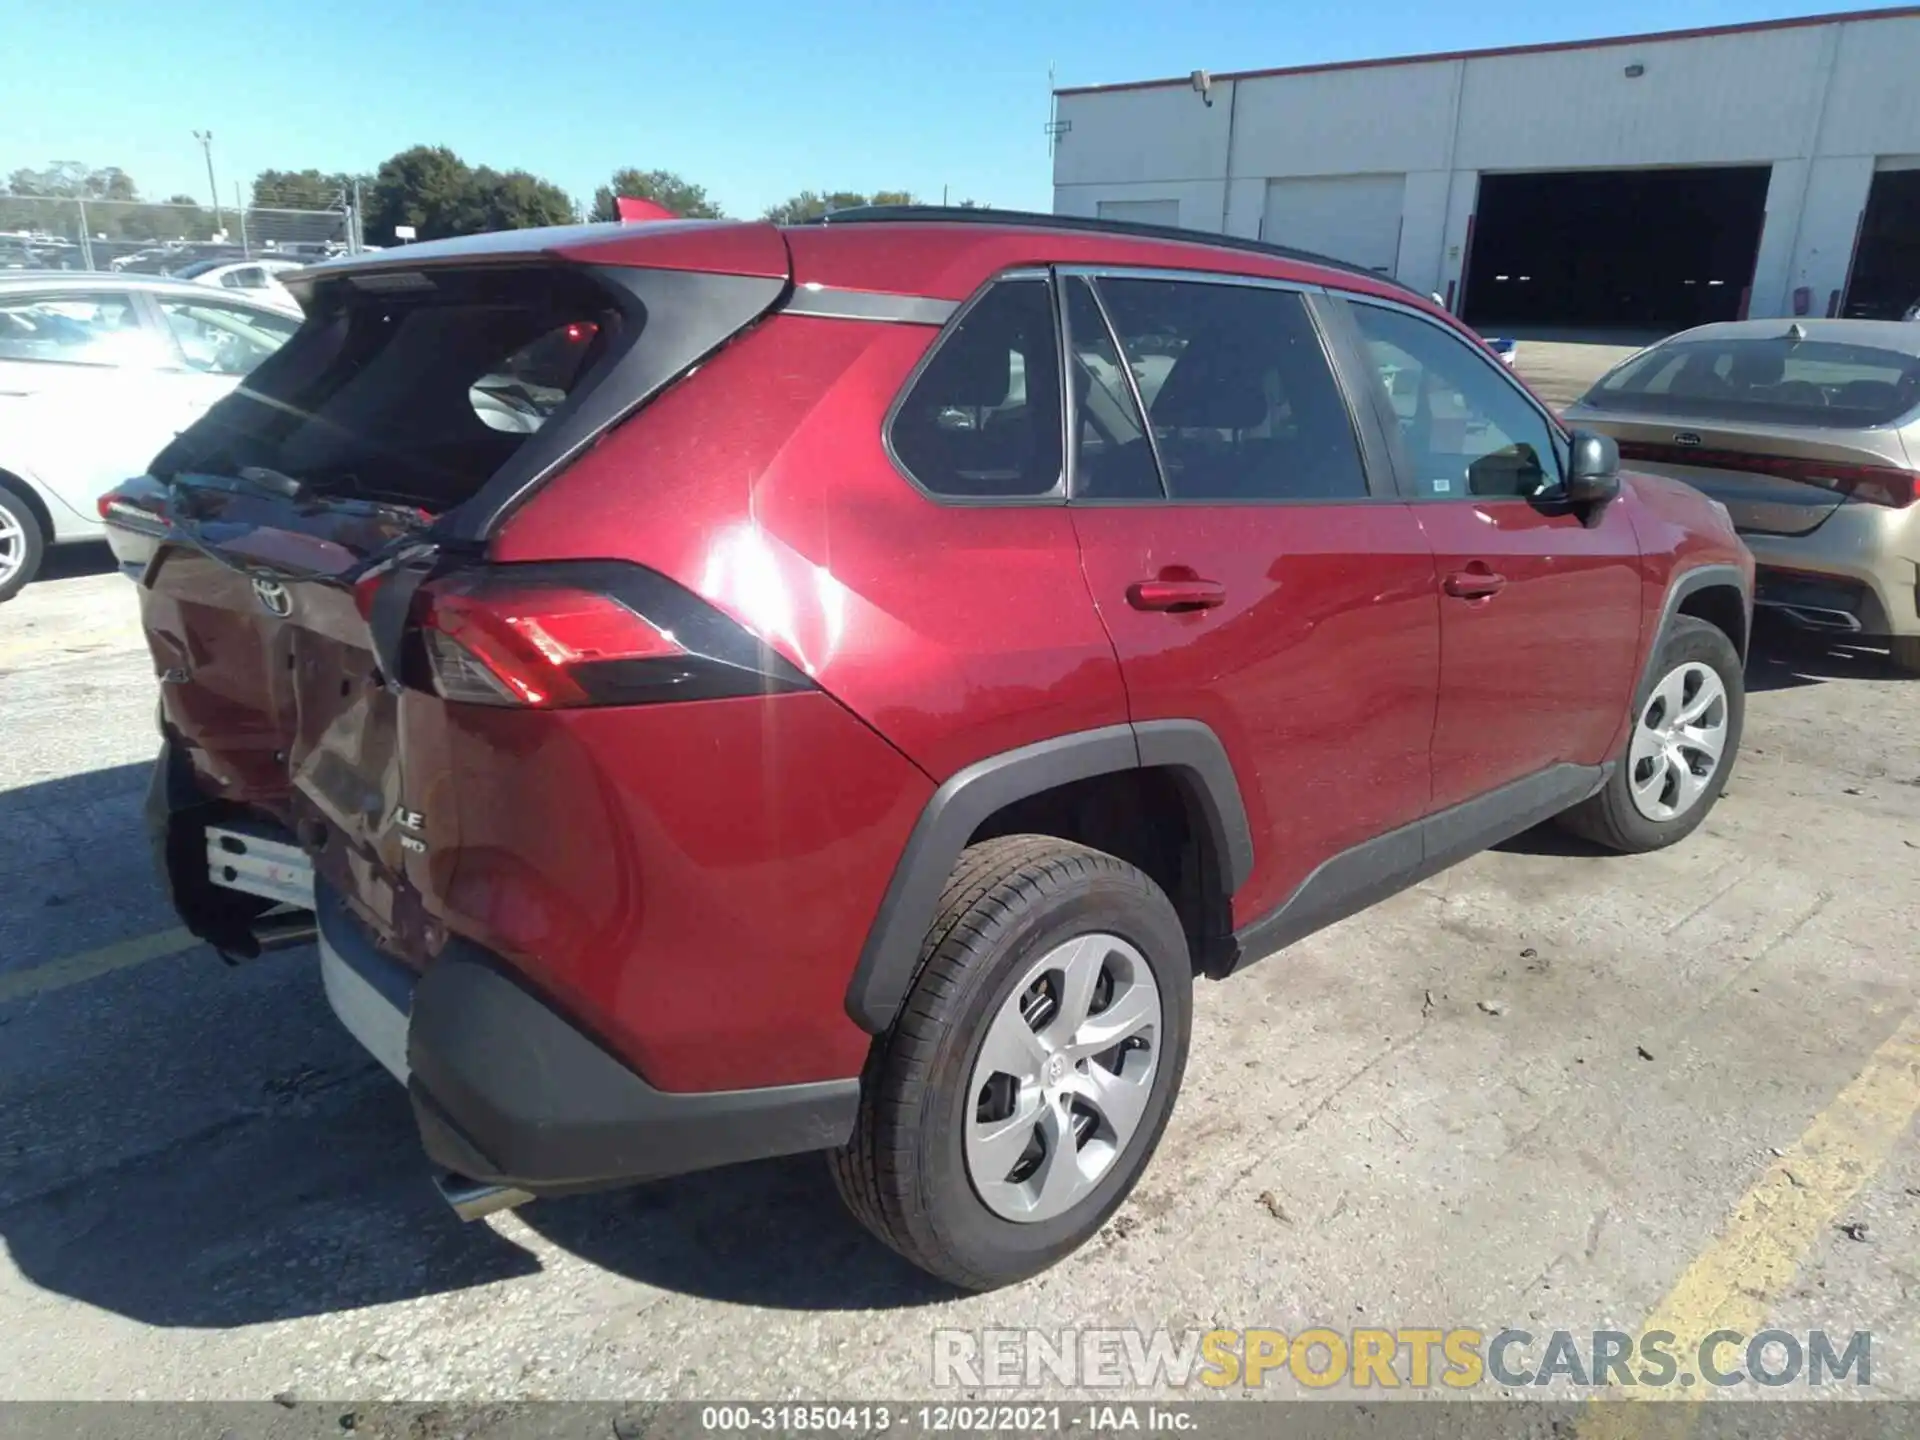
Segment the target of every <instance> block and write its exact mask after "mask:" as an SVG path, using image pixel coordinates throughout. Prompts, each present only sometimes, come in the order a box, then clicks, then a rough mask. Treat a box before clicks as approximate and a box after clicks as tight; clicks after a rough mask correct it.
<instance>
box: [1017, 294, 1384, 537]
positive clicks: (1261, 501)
mask: <svg viewBox="0 0 1920 1440" xmlns="http://www.w3.org/2000/svg"><path fill="white" fill-rule="evenodd" d="M1053 268H1054V273H1055V276H1056V277H1057V279H1059V280H1063V281H1064V280H1068V279H1072V278H1076V277H1077V278H1081V279H1084V280H1086V281H1087V282H1088V288H1089V289H1090V290H1092V292H1093V298H1094V303H1095V304H1096V305H1097V306H1098V307H1099V309H1100V315H1101V318H1102V319H1103V320H1105V321H1106V324H1107V333H1108V335H1109V336H1110V337H1111V338H1112V340H1113V348H1114V353H1115V354H1116V355H1118V356H1119V357H1120V360H1121V367H1122V368H1123V369H1125V370H1126V371H1127V384H1128V386H1129V389H1130V390H1131V392H1132V395H1133V399H1134V403H1135V405H1137V406H1138V407H1139V410H1140V416H1141V421H1142V423H1143V424H1144V425H1145V426H1146V430H1147V435H1148V438H1149V440H1151V439H1152V436H1153V422H1152V420H1151V419H1150V418H1149V417H1148V415H1147V409H1146V405H1145V403H1144V401H1143V400H1142V398H1141V395H1140V387H1139V385H1138V384H1137V383H1136V382H1135V381H1134V379H1133V372H1132V367H1131V366H1130V365H1128V364H1127V363H1126V351H1125V349H1124V348H1122V346H1121V344H1120V340H1119V332H1118V331H1117V330H1115V329H1114V326H1113V319H1112V316H1111V315H1110V314H1109V313H1108V310H1107V303H1106V299H1105V297H1103V296H1102V295H1101V293H1100V282H1101V281H1102V280H1103V279H1110V280H1168V281H1176V282H1189V283H1193V282H1197V283H1199V284H1203V285H1231V286H1236V287H1238V288H1240V289H1243V290H1244V289H1255V290H1281V291H1287V292H1290V293H1292V294H1296V295H1299V296H1300V297H1301V301H1302V304H1303V307H1304V308H1305V310H1306V312H1307V321H1308V323H1309V324H1310V325H1311V326H1312V327H1313V330H1314V334H1315V335H1316V337H1317V338H1318V339H1319V342H1320V353H1321V356H1322V358H1323V359H1325V361H1326V363H1327V368H1328V370H1330V371H1331V372H1332V376H1333V385H1334V393H1336V394H1337V395H1339V397H1340V399H1341V402H1342V403H1343V404H1344V405H1345V406H1346V411H1347V424H1348V427H1349V428H1350V429H1351V430H1352V432H1353V442H1354V450H1355V454H1356V456H1357V458H1358V459H1359V461H1360V476H1361V481H1362V483H1363V484H1364V485H1365V486H1366V487H1367V488H1366V493H1365V494H1362V495H1346V496H1338V497H1326V496H1311V495H1301V496H1274V497H1271V498H1259V497H1255V498H1249V499H1231V500H1229V499H1204V498H1198V497H1195V498H1189V499H1182V498H1181V497H1179V496H1176V495H1170V494H1168V493H1167V489H1166V486H1167V480H1166V471H1165V470H1164V469H1162V468H1161V467H1160V447H1159V444H1158V442H1157V441H1155V442H1154V446H1153V458H1154V467H1155V469H1156V470H1158V471H1159V473H1160V489H1161V493H1160V495H1158V496H1104V497H1100V498H1093V497H1089V496H1085V495H1080V494H1078V493H1073V494H1072V495H1071V501H1070V503H1072V504H1073V505H1075V506H1085V507H1088V508H1094V509H1127V508H1130V507H1131V508H1137V507H1140V506H1151V505H1159V506H1179V507H1182V508H1187V509H1193V508H1206V509H1227V510H1232V509H1257V508H1269V507H1274V506H1296V505H1313V506H1324V505H1371V504H1375V503H1377V502H1379V501H1382V500H1393V501H1397V500H1399V499H1401V498H1402V496H1401V492H1400V486H1399V481H1398V470H1397V467H1396V466H1395V465H1394V463H1393V458H1392V455H1393V452H1392V450H1391V448H1390V447H1389V444H1388V441H1387V438H1386V436H1385V434H1384V433H1381V432H1379V431H1378V429H1377V417H1372V418H1373V419H1374V420H1375V424H1368V423H1366V421H1367V419H1368V418H1369V412H1368V411H1367V410H1365V409H1363V408H1362V407H1361V406H1359V405H1358V404H1356V403H1355V402H1356V395H1355V389H1354V384H1353V377H1352V376H1351V375H1349V374H1348V373H1346V372H1347V371H1348V369H1349V364H1348V363H1343V361H1342V358H1341V347H1340V346H1339V345H1338V344H1337V343H1336V342H1335V337H1334V331H1335V329H1336V328H1337V327H1336V326H1335V325H1333V324H1330V323H1329V321H1330V315H1329V313H1328V310H1327V303H1328V299H1329V297H1330V295H1331V294H1333V293H1334V292H1331V291H1329V290H1328V289H1327V287H1325V286H1324V285H1317V284H1313V283H1311V282H1308V281H1301V280H1281V279H1277V278H1275V277H1273V276H1268V275H1245V274H1241V273H1238V272H1234V271H1216V270H1177V269H1167V268H1164V267H1160V266H1141V265H1100V264H1093V265H1085V264H1082V265H1056V266H1055V267H1053ZM1059 308H1060V311H1061V320H1062V331H1061V345H1060V354H1061V360H1062V363H1063V364H1065V363H1068V361H1069V359H1070V357H1069V354H1068V342H1069V341H1070V339H1071V337H1070V336H1069V335H1068V334H1067V333H1066V330H1065V306H1064V305H1061V306H1059ZM1376 384H1377V382H1376ZM1363 393H1364V392H1363ZM1067 404H1068V406H1069V407H1071V405H1072V390H1071V387H1069V389H1068V392H1067ZM1069 438H1070V439H1071V438H1072V437H1071V432H1070V434H1069ZM1065 453H1066V457H1067V458H1066V466H1067V471H1068V482H1069V485H1074V486H1076V488H1077V485H1076V482H1075V479H1074V476H1073V474H1072V472H1073V468H1074V467H1073V462H1074V448H1073V447H1072V446H1071V445H1070V446H1069V448H1068V449H1067V451H1066V452H1065Z"/></svg>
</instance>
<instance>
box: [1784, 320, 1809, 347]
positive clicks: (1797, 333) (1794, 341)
mask: <svg viewBox="0 0 1920 1440" xmlns="http://www.w3.org/2000/svg"><path fill="white" fill-rule="evenodd" d="M1806 338H1807V327H1806V326H1804V325H1802V324H1801V323H1800V322H1799V321H1798V320H1796V321H1794V322H1793V324H1791V325H1789V326H1787V343H1788V344H1789V345H1798V344H1799V343H1800V342H1801V341H1802V340H1804V339H1806Z"/></svg>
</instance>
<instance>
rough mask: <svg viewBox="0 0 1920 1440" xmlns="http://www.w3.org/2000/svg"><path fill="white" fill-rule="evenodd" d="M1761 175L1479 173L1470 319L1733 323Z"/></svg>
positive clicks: (1668, 325) (1756, 245)
mask: <svg viewBox="0 0 1920 1440" xmlns="http://www.w3.org/2000/svg"><path fill="white" fill-rule="evenodd" d="M1769 175H1770V167H1769V166H1765V165H1748V166H1728V167H1713V168H1699V169H1684V170H1587V171H1578V172H1565V173H1560V174H1543V175H1484V176H1482V177H1481V179H1480V200H1479V206H1478V210H1477V213H1476V214H1475V216H1474V225H1473V245H1472V253H1471V255H1470V256H1469V257H1468V268H1467V290H1466V319H1467V321H1468V323H1469V324H1472V325H1476V326H1480V327H1489V326H1504V327H1516V326H1523V325H1540V326H1564V327H1568V328H1580V329H1589V328H1591V329H1657V330H1663V331H1665V330H1681V329H1685V328H1686V327H1687V326H1689V325H1702V324H1705V323H1707V322H1708V321H1712V320H1733V319H1737V318H1739V315H1740V313H1741V308H1742V305H1743V303H1744V297H1745V295H1746V293H1747V288H1748V286H1749V285H1750V284H1751V283H1752V280H1753V262H1754V260H1755V258H1756V257H1757V256H1758V255H1759V253H1760V227H1761V225H1762V224H1763V223H1764V221H1765V219H1766V209H1767V181H1768V178H1769Z"/></svg>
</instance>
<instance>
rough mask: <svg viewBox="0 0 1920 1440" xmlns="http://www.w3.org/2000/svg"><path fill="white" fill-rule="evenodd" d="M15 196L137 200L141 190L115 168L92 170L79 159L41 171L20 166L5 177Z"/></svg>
mask: <svg viewBox="0 0 1920 1440" xmlns="http://www.w3.org/2000/svg"><path fill="white" fill-rule="evenodd" d="M7 190H8V192H9V193H11V194H14V195H56V196H60V197H63V198H67V199H79V200H138V199H139V198H140V189H139V187H138V186H137V185H135V184H134V183H133V177H132V176H131V175H129V174H127V172H126V171H124V170H122V169H121V168H120V167H119V166H118V165H108V166H106V167H104V168H103V169H98V170H96V169H94V168H93V167H92V166H91V165H86V164H83V163H82V162H80V161H78V160H55V161H54V162H53V163H52V164H50V165H48V166H47V167H46V169H44V170H34V169H30V168H28V167H25V166H22V167H21V168H20V169H18V170H16V171H14V172H13V174H11V175H10V176H8V177H7Z"/></svg>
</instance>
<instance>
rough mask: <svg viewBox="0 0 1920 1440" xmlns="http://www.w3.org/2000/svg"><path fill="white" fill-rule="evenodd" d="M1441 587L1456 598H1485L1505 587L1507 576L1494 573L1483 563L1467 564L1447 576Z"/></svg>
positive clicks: (1496, 593)
mask: <svg viewBox="0 0 1920 1440" xmlns="http://www.w3.org/2000/svg"><path fill="white" fill-rule="evenodd" d="M1442 588H1443V589H1445V591H1446V592H1447V594H1449V595H1451V596H1453V597H1454V598H1455V599H1456V600H1485V599H1486V598H1487V597H1488V596H1490V595H1498V594H1499V593H1500V592H1501V591H1502V590H1504V589H1506V588H1507V577H1506V576H1504V575H1496V574H1494V573H1493V571H1491V570H1489V569H1488V568H1487V567H1486V566H1484V565H1479V564H1475V565H1469V566H1468V567H1467V568H1466V569H1465V570H1456V571H1454V572H1453V573H1452V574H1451V575H1449V576H1447V578H1446V580H1445V581H1444V582H1442Z"/></svg>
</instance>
